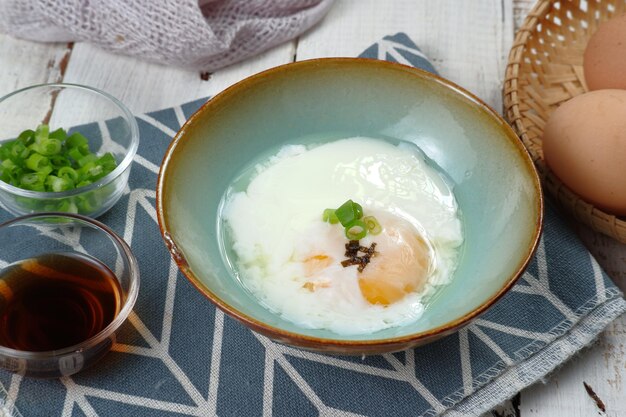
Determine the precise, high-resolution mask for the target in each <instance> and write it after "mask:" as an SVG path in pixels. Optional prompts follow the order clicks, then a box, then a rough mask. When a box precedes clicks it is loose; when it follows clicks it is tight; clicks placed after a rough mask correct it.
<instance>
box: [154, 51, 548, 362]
mask: <svg viewBox="0 0 626 417" xmlns="http://www.w3.org/2000/svg"><path fill="white" fill-rule="evenodd" d="M355 64H358V65H361V66H362V65H369V66H372V67H378V68H379V69H383V70H392V71H401V72H408V73H412V74H414V75H417V76H419V77H422V78H426V79H430V80H431V81H434V82H436V83H437V84H440V85H442V86H443V87H446V88H448V89H449V90H451V91H453V92H455V93H457V94H460V95H461V96H463V97H464V98H465V99H467V100H469V101H470V102H473V103H474V104H476V105H478V108H479V109H480V110H482V111H484V112H486V113H487V114H488V115H490V116H492V118H493V120H494V122H497V123H498V124H499V125H500V126H501V128H502V129H504V132H505V133H506V134H505V136H506V137H507V138H508V140H509V141H510V142H511V143H512V144H513V145H514V146H515V148H516V149H517V151H518V154H519V155H520V157H521V159H522V160H523V161H524V165H525V166H526V168H527V170H528V171H529V173H530V174H531V176H532V180H533V185H534V187H533V188H534V189H535V191H536V195H537V198H536V202H535V204H536V212H537V221H536V224H535V227H534V230H533V234H532V240H531V244H530V245H529V247H528V249H527V251H526V254H525V255H524V256H522V258H521V261H520V262H519V264H518V266H517V268H516V270H515V272H514V273H513V274H512V275H511V276H510V277H509V278H508V279H507V280H506V281H505V283H504V285H503V286H502V287H501V288H500V289H499V290H498V291H497V292H496V293H495V294H493V295H492V296H491V297H489V298H488V299H487V300H486V301H485V302H483V303H482V304H481V305H480V306H478V307H477V308H475V309H474V310H472V311H471V312H469V313H467V314H465V315H463V316H461V317H459V318H457V319H456V320H453V321H450V322H448V323H446V324H444V325H441V326H438V327H435V328H433V329H430V330H427V331H422V332H417V333H413V334H409V335H405V336H398V337H392V338H385V339H369V340H342V339H332V338H322V337H314V336H309V335H304V334H300V333H294V332H291V331H287V330H283V329H280V328H277V327H274V326H271V325H269V324H266V323H264V322H262V321H260V320H257V319H255V318H254V317H251V316H249V315H247V314H245V313H242V312H241V311H239V310H237V309H236V308H234V307H232V306H230V305H229V304H227V303H226V302H224V301H223V300H222V299H221V298H220V297H218V296H217V295H216V294H215V293H213V292H212V291H211V290H210V289H208V288H207V287H206V286H205V285H204V284H203V283H202V281H200V280H199V279H198V278H197V277H196V276H195V274H194V273H193V271H192V270H191V267H190V265H189V264H188V263H187V261H186V259H185V257H184V255H183V253H182V251H181V250H180V249H178V246H177V245H176V242H175V241H174V239H173V238H172V236H171V234H170V233H169V231H168V230H169V229H168V220H167V216H166V213H165V211H166V210H165V209H164V203H163V194H164V192H163V191H164V187H165V182H166V179H165V175H164V173H165V171H167V167H168V165H169V163H170V161H171V160H172V156H173V154H174V152H175V150H176V148H177V146H178V145H179V144H180V143H181V142H183V141H184V134H185V131H186V130H187V129H188V128H189V127H190V126H192V125H193V124H195V123H196V120H197V119H199V118H200V117H201V115H202V114H203V113H204V112H210V111H211V110H212V109H213V108H214V107H217V106H219V105H220V101H222V100H223V99H225V98H227V97H230V96H232V95H234V94H238V92H239V91H240V90H242V89H246V88H248V87H249V86H252V85H254V84H256V83H257V82H259V81H261V80H264V79H267V78H269V77H273V76H275V75H277V74H281V73H284V72H286V71H293V70H294V69H298V68H303V67H304V68H306V67H309V66H316V65H317V66H319V65H355ZM543 208H544V198H543V192H542V188H541V185H540V180H539V174H538V173H537V169H536V167H535V165H534V164H533V161H532V158H531V156H530V154H529V152H528V150H527V149H526V147H525V146H524V145H523V143H522V141H521V140H520V139H519V137H518V136H517V134H516V133H515V131H514V130H513V129H512V128H511V126H509V124H507V123H506V122H505V121H504V119H503V118H502V116H500V115H499V114H498V113H496V112H495V111H494V110H493V109H492V108H491V107H489V106H488V105H487V104H485V103H484V102H483V101H482V100H481V99H479V98H478V97H476V96H475V95H474V94H472V93H470V92H469V91H467V90H465V89H464V88H462V87H460V86H458V85H457V84H455V83H453V82H451V81H449V80H446V79H444V78H442V77H439V76H437V75H434V74H432V73H430V72H427V71H424V70H421V69H419V68H414V67H411V66H407V65H403V64H398V63H393V62H388V61H382V60H375V59H368V58H316V59H309V60H303V61H296V62H291V63H288V64H284V65H280V66H277V67H273V68H270V69H268V70H265V71H262V72H260V73H257V74H254V75H252V76H250V77H247V78H245V79H243V80H241V81H239V82H237V83H235V84H233V85H231V86H230V87H228V88H226V89H225V90H223V91H222V92H220V93H219V94H217V95H215V96H213V97H212V98H211V99H209V100H208V101H207V102H206V103H205V104H203V105H202V106H201V107H200V108H199V109H198V110H197V111H196V112H195V113H194V114H193V115H191V117H189V119H187V121H186V122H185V124H184V125H183V126H182V127H181V129H180V130H179V131H178V132H177V133H176V135H175V136H174V138H173V139H172V141H171V142H170V144H169V146H168V148H167V150H166V152H165V155H164V157H163V161H162V163H161V167H160V169H159V174H158V178H157V189H156V211H157V220H158V223H159V229H160V231H161V235H162V237H163V240H164V241H165V244H166V246H167V248H168V250H169V251H170V253H171V255H172V257H173V259H174V261H175V262H176V264H177V265H178V268H179V269H180V271H181V272H182V273H183V274H184V275H185V277H186V278H187V279H188V280H189V281H190V282H191V284H192V285H193V286H194V287H195V288H196V289H197V290H198V291H200V293H201V294H202V295H204V296H205V297H206V298H208V299H209V301H211V302H212V303H213V304H215V305H216V306H217V307H218V308H220V309H221V310H222V311H223V312H225V313H226V314H228V315H230V316H231V317H233V318H235V319H237V320H239V321H240V322H242V323H244V324H245V325H246V326H248V327H249V328H251V329H253V330H255V331H257V332H259V333H261V334H264V335H266V336H269V337H270V338H273V339H277V340H280V341H283V342H287V343H289V344H292V345H297V346H300V347H323V348H324V349H326V350H333V349H334V350H336V351H338V352H343V353H345V351H344V350H343V349H345V348H350V350H355V351H356V350H358V349H359V348H363V349H364V350H368V349H372V348H380V349H386V348H388V347H392V346H396V345H403V346H408V345H416V344H419V343H420V342H422V341H425V340H428V339H431V338H435V337H437V336H443V335H445V334H447V333H450V332H452V331H454V330H456V329H458V328H460V327H462V326H463V325H465V324H467V323H468V322H469V321H470V320H472V319H473V318H474V317H477V316H478V315H480V314H481V313H483V312H484V311H485V310H487V309H488V308H489V307H491V306H492V305H493V304H495V303H496V302H497V301H498V300H499V299H500V298H501V297H502V296H503V295H504V294H505V293H506V292H508V291H509V289H511V287H513V285H514V284H515V283H516V282H517V280H518V279H519V277H520V276H521V275H522V274H523V272H524V271H525V269H526V267H527V266H528V264H529V262H530V260H531V259H532V256H533V255H534V253H535V251H536V249H537V246H538V244H539V239H540V236H541V231H542V227H543Z"/></svg>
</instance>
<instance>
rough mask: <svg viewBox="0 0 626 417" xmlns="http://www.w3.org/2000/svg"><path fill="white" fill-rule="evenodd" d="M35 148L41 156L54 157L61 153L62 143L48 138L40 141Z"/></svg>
mask: <svg viewBox="0 0 626 417" xmlns="http://www.w3.org/2000/svg"><path fill="white" fill-rule="evenodd" d="M37 148H38V149H39V153H40V154H42V155H46V156H50V155H56V154H58V153H59V152H61V148H62V143H61V141H60V140H58V139H54V138H48V139H44V140H42V141H41V143H40V144H39V146H38V147H37Z"/></svg>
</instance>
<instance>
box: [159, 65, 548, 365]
mask: <svg viewBox="0 0 626 417" xmlns="http://www.w3.org/2000/svg"><path fill="white" fill-rule="evenodd" d="M309 135H314V136H316V137H324V138H328V139H329V140H333V139H336V138H340V137H350V136H370V137H387V138H393V139H396V140H402V141H409V142H413V143H415V144H417V145H418V146H419V147H420V148H421V149H422V150H423V151H424V153H425V154H426V156H427V157H428V158H430V159H431V160H432V161H433V162H434V163H435V164H436V165H438V166H439V167H440V168H441V169H443V171H445V172H446V173H447V175H448V177H449V179H450V180H451V182H452V184H453V187H454V193H455V195H456V198H457V201H458V204H459V206H460V208H461V210H462V218H463V229H464V234H465V242H464V244H463V247H462V249H461V251H462V252H461V256H460V262H459V265H458V268H457V269H456V271H455V273H454V276H453V277H452V282H451V283H450V284H449V285H447V286H446V287H445V288H443V289H442V290H441V291H439V292H438V296H437V297H436V299H433V300H431V301H430V302H429V305H428V307H427V308H426V311H425V313H424V315H423V316H422V317H421V318H420V319H419V320H417V321H416V322H414V323H412V324H410V325H405V326H402V327H395V328H390V329H386V330H383V331H379V332H376V333H373V334H367V335H358V336H340V335H337V334H335V333H332V332H330V331H328V330H311V329H303V328H300V327H298V326H297V325H295V324H292V323H290V322H288V321H286V320H284V319H282V318H281V317H280V316H279V315H277V314H275V313H273V312H272V311H270V310H268V309H266V308H265V307H263V306H262V305H261V304H260V303H259V302H258V301H257V299H255V298H254V296H252V295H251V294H250V293H249V292H248V291H247V290H246V289H245V288H244V287H243V286H242V285H241V284H240V283H239V281H237V280H236V279H235V278H234V277H233V275H232V273H231V271H230V269H229V267H228V266H227V265H226V264H225V262H224V261H223V260H222V257H221V256H220V250H219V247H218V246H219V245H218V233H217V224H218V221H217V213H218V205H219V203H220V199H221V198H222V195H223V193H224V191H225V190H226V188H227V186H228V185H229V183H230V182H231V181H232V180H233V179H234V178H235V176H236V175H237V174H238V173H239V172H240V171H241V170H242V169H243V168H244V167H245V166H246V165H247V164H249V163H250V162H251V161H254V160H255V159H256V158H257V157H258V155H262V154H263V153H264V152H267V151H268V149H272V148H273V149H276V147H279V146H280V145H281V144H286V143H293V141H294V140H295V139H297V138H301V137H305V136H309ZM157 194H158V195H157V211H158V220H159V224H160V227H161V232H162V235H163V238H164V240H165V243H166V244H167V246H168V248H169V250H170V252H171V253H172V256H173V257H174V259H175V261H176V262H177V264H178V266H179V268H180V269H181V271H182V272H183V273H184V274H185V275H186V276H187V278H188V279H189V280H190V281H191V282H192V283H193V285H195V287H196V288H197V289H198V291H200V292H201V293H202V294H204V295H205V296H206V297H207V298H208V299H209V300H211V301H212V302H213V303H215V304H216V305H217V306H218V307H219V308H221V309H222V310H224V311H225V312H226V313H227V314H229V315H230V316H232V317H234V318H236V319H238V320H240V321H241V322H242V323H244V324H245V325H247V326H249V327H250V328H251V329H253V330H255V331H257V332H259V333H262V334H264V335H266V336H268V337H270V338H272V339H274V340H276V341H278V342H282V343H286V344H290V345H293V346H298V347H302V348H306V349H311V350H316V351H323V352H332V353H341V354H373V353H381V352H389V351H397V350H402V349H406V348H409V347H413V346H417V345H420V344H424V343H426V342H429V341H432V340H434V339H436V338H439V337H441V336H443V335H446V334H449V333H451V332H453V331H454V330H456V329H458V328H459V327H460V326H462V325H464V324H466V323H468V321H470V320H471V319H472V318H474V317H476V316H477V315H479V314H480V313H482V312H484V311H485V310H486V309H487V308H489V307H490V306H491V305H493V304H494V303H495V302H496V301H497V300H498V299H499V298H500V297H502V295H504V294H505V293H506V292H507V291H508V290H509V289H510V288H511V287H512V286H513V284H514V283H515V281H516V279H517V278H518V277H519V276H520V275H521V274H522V272H523V271H524V268H525V267H526V265H527V263H528V262H529V260H530V258H531V256H532V254H533V252H534V250H535V247H536V245H537V242H538V239H539V235H540V231H541V225H542V208H543V200H542V194H541V188H540V184H539V179H538V176H537V173H536V171H535V168H534V166H533V164H532V161H531V159H530V157H529V155H528V153H527V151H526V150H525V149H524V147H523V146H522V143H521V142H520V140H519V139H518V137H517V136H516V135H515V133H514V132H513V131H512V130H511V128H510V127H509V126H508V125H507V124H506V123H505V122H504V121H503V120H502V119H501V118H500V117H499V116H498V115H497V114H496V113H495V112H494V111H493V110H491V109H490V108H489V107H488V106H486V105H485V104H484V103H482V102H481V101H480V100H479V99H477V98H476V97H474V96H473V95H472V94H470V93H468V92H467V91H465V90H463V89H462V88H460V87H458V86H456V85H454V84H453V83H451V82H449V81H446V80H444V79H441V78H439V77H437V76H434V75H432V74H430V73H427V72H424V71H421V70H418V69H414V68H410V67H406V66H402V65H398V64H393V63H388V62H384V61H375V60H365V59H351V58H328V59H317V60H310V61H302V62H297V63H293V64H288V65H284V66H281V67H277V68H274V69H271V70H268V71H265V72H263V73H260V74H257V75H254V76H252V77H250V78H248V79H246V80H243V81H241V82H240V83H238V84H236V85H234V86H232V87H230V88H228V89H227V90H225V91H224V92H222V93H221V94H219V95H217V96H216V97H214V98H213V99H212V100H210V101H209V102H208V103H206V104H205V105H204V106H203V107H202V108H201V109H200V110H198V111H197V112H196V113H195V114H194V115H193V116H192V117H191V118H190V119H189V120H188V121H187V123H186V124H185V125H184V126H183V127H182V129H181V130H180V131H179V132H178V134H177V135H176V137H175V138H174V140H173V141H172V143H171V145H170V147H169V149H168V150H167V153H166V155H165V158H164V160H163V164H162V166H161V170H160V173H159V180H158V185H157Z"/></svg>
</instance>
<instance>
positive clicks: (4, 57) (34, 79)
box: [0, 34, 72, 139]
mask: <svg viewBox="0 0 626 417" xmlns="http://www.w3.org/2000/svg"><path fill="white" fill-rule="evenodd" d="M71 52H72V46H71V45H68V44H65V43H63V44H61V43H52V44H43V43H36V42H31V41H25V40H21V39H16V38H13V37H10V36H8V35H3V34H0V66H1V67H2V71H1V72H0V97H2V96H4V95H6V94H9V93H11V92H13V91H15V90H18V89H21V88H24V87H28V86H31V85H35V84H42V83H51V82H59V81H61V80H62V79H63V73H64V71H65V68H66V66H67V62H68V59H69V57H70V54H71ZM49 105H50V103H49V102H48V101H35V102H33V103H32V105H30V106H29V107H28V112H24V111H23V109H20V108H17V107H15V106H2V108H1V109H0V111H1V112H2V113H1V116H2V120H3V126H2V129H3V130H2V134H3V137H0V139H5V138H9V137H13V136H14V135H16V134H18V133H19V132H21V131H22V130H23V126H28V125H31V124H32V125H35V126H36V125H37V124H38V123H40V122H41V120H42V119H43V118H44V116H45V114H46V113H47V112H48V108H49Z"/></svg>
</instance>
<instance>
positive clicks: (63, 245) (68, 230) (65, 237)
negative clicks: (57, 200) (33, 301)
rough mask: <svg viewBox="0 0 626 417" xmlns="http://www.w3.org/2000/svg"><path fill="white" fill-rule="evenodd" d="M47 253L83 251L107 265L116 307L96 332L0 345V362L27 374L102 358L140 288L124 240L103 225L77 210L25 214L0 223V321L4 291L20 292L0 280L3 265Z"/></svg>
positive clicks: (71, 369)
mask: <svg viewBox="0 0 626 417" xmlns="http://www.w3.org/2000/svg"><path fill="white" fill-rule="evenodd" d="M50 254H62V255H66V256H67V255H74V256H84V255H87V256H89V257H91V258H94V259H95V260H97V261H99V262H101V263H102V264H104V265H105V266H106V267H108V268H109V269H110V271H111V272H113V273H114V274H115V277H116V278H117V280H118V282H119V284H120V290H121V291H120V297H119V310H118V313H117V315H116V316H115V317H114V318H113V321H111V322H110V323H109V324H108V325H107V326H106V327H104V328H103V329H102V330H101V331H100V332H98V333H96V334H95V335H93V336H92V337H90V338H88V339H87V340H84V341H82V342H80V343H78V344H75V345H72V346H67V347H64V348H60V349H57V350H52V351H22V350H16V349H12V348H9V347H6V346H1V345H0V367H2V368H4V369H6V370H8V371H11V372H15V373H19V374H22V375H25V376H30V377H40V378H56V377H61V376H67V375H72V374H75V373H76V372H79V371H81V370H82V369H85V368H86V367H88V366H90V365H92V364H94V363H95V362H97V361H98V360H99V359H101V358H102V357H103V356H104V355H105V354H106V353H107V352H108V351H109V350H110V349H111V346H112V345H113V343H114V342H115V333H116V331H117V330H118V329H119V328H120V326H121V325H122V323H123V322H124V321H125V320H126V319H127V318H128V315H129V314H130V312H131V310H132V308H133V306H134V304H135V301H136V299H137V294H138V292H139V269H138V266H137V260H136V259H135V257H134V255H133V254H132V252H131V249H130V247H129V246H128V244H127V243H126V242H125V241H124V240H123V239H121V238H120V237H119V236H117V235H116V234H115V233H114V232H113V231H112V230H111V229H109V228H108V227H107V226H105V225H103V224H102V223H100V222H98V221H96V220H93V219H90V218H88V217H85V216H81V215H77V214H66V213H42V214H30V215H26V216H22V217H17V218H15V219H12V220H10V221H7V222H5V223H3V224H0V290H1V291H0V322H2V321H4V319H5V313H4V311H5V310H4V309H5V308H6V304H5V305H3V303H7V297H8V296H15V297H17V296H19V294H18V292H17V291H19V289H20V287H19V286H17V285H15V286H13V287H12V285H13V284H15V283H13V282H11V283H10V284H7V283H6V282H5V281H4V279H3V278H4V276H5V274H3V270H4V271H7V270H8V267H9V266H10V265H13V264H15V263H16V262H20V261H23V260H26V259H31V258H37V257H40V256H42V255H50ZM2 287H4V288H2ZM7 288H8V291H7ZM7 294H8V295H7ZM77 311H79V312H81V313H82V312H84V310H77ZM3 325H6V323H4V324H3Z"/></svg>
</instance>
